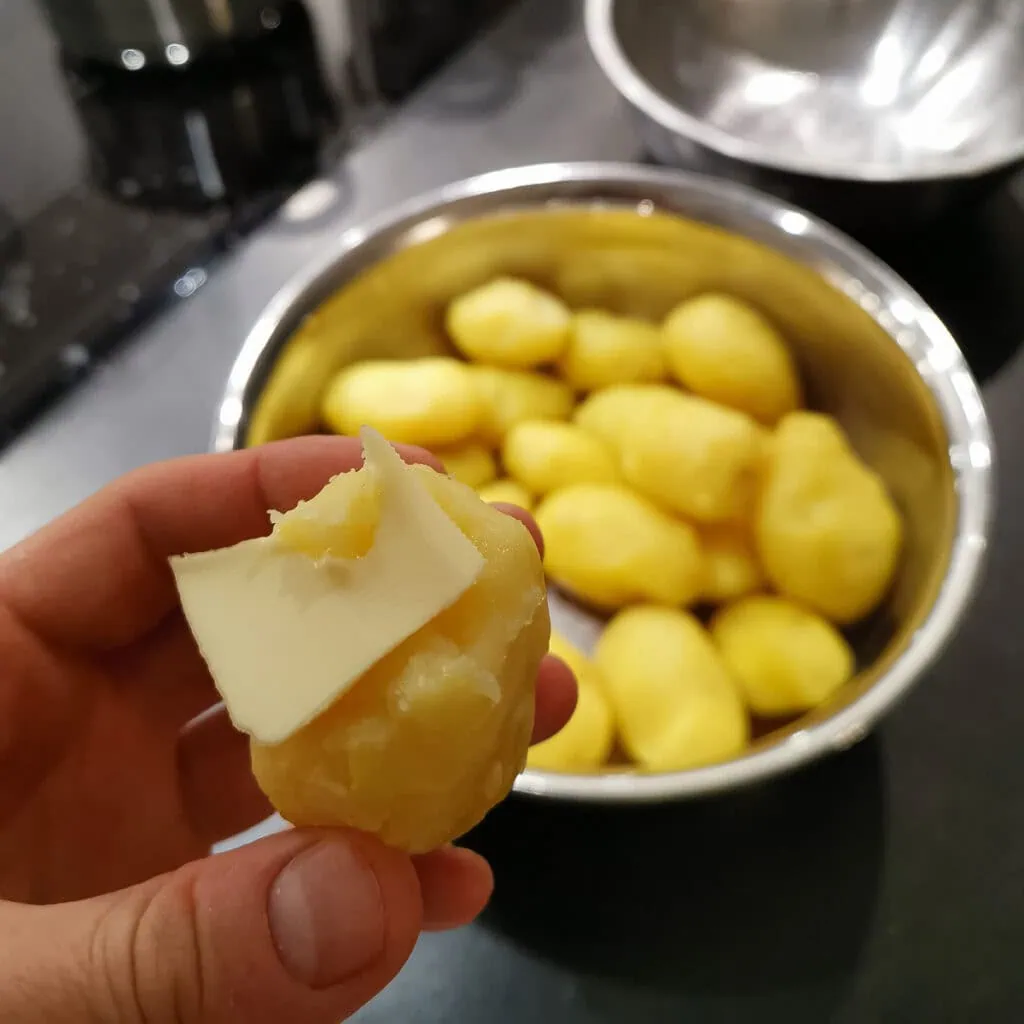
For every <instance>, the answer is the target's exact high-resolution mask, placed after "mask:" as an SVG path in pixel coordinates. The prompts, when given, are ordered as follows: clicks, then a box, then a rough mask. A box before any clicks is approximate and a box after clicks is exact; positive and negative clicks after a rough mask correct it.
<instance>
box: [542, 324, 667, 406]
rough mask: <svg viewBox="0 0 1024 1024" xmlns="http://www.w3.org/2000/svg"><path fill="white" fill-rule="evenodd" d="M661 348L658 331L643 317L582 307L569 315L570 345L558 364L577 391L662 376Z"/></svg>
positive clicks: (663, 362)
mask: <svg viewBox="0 0 1024 1024" xmlns="http://www.w3.org/2000/svg"><path fill="white" fill-rule="evenodd" d="M661 349H662V341H661V333H660V331H659V330H658V328H657V327H654V326H653V325H652V324H649V323H647V322H646V321H645V320H634V319H632V318H631V317H624V316H613V315H612V314H611V313H605V312H602V311H601V310H599V309H585V310H581V311H580V312H579V313H577V314H576V315H575V316H574V317H573V318H572V330H571V331H570V333H569V347H568V348H567V349H566V352H565V355H564V356H562V359H561V361H560V363H559V368H560V369H561V371H562V374H563V375H564V377H565V379H566V380H567V381H568V382H569V383H570V384H571V385H572V386H573V387H574V388H576V390H577V391H593V390H594V389H595V388H604V387H609V386H610V385H612V384H629V383H632V382H636V381H654V380H661V379H662V378H663V377H664V376H665V357H664V355H662V350H661Z"/></svg>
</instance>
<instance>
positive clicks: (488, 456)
mask: <svg viewBox="0 0 1024 1024" xmlns="http://www.w3.org/2000/svg"><path fill="white" fill-rule="evenodd" d="M434 454H435V455H436V456H437V457H438V458H439V459H440V460H441V462H443V463H444V468H445V469H446V470H447V471H448V474H449V476H453V477H455V479H456V480H459V481H461V482H462V483H464V484H465V485H466V486H467V487H473V488H476V489H479V488H481V487H483V486H484V485H485V484H489V483H490V482H491V481H492V480H494V479H495V477H497V475H498V463H497V461H496V460H495V458H494V453H493V452H492V451H491V450H490V449H488V448H485V447H484V446H483V445H482V444H480V442H479V441H467V442H465V443H464V444H461V445H458V446H457V447H454V448H435V449H434Z"/></svg>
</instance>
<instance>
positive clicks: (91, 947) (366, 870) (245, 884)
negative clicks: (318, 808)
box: [0, 829, 422, 1024]
mask: <svg viewBox="0 0 1024 1024" xmlns="http://www.w3.org/2000/svg"><path fill="white" fill-rule="evenodd" d="M421 916H422V907H421V899H420V889H419V883H418V881H417V877H416V873H415V871H414V869H413V866H412V863H411V861H410V859H409V858H408V857H407V856H405V855H404V854H402V853H399V852H397V851H395V850H390V849H388V848H386V847H385V846H383V845H382V844H381V843H379V842H378V841H377V840H375V839H373V838H372V837H369V836H365V835H362V834H360V833H356V832H349V831H335V830H330V831H328V830H321V829H298V830H295V831H291V832H285V833H282V834H280V835H276V836H271V837H269V838H267V839H263V840H260V841H259V842H256V843H253V844H251V845H249V846H246V847H243V848H241V849H238V850H233V851H231V852H229V853H222V854H218V855H215V856H212V857H208V858H207V859H205V860H201V861H196V862H194V863H191V864H187V865H185V866H184V867H183V868H180V869H179V870H178V871H175V872H173V873H171V874H167V875H162V876H160V877H159V878H155V879H152V880H150V881H148V882H145V883H143V884H141V885H138V886H135V887H133V888H130V889H125V890H123V891H121V892H117V893H113V894H110V895H107V896H100V897H97V898H96V899H92V900H83V901H81V902H76V903H65V904H60V905H57V906H47V907H30V906H23V905H20V904H12V903H0V1007H3V1014H2V1016H3V1020H4V1021H5V1022H6V1024H21V1022H23V1021H25V1022H28V1021H32V1022H38V1021H47V1022H48V1024H72V1022H74V1024H78V1022H84V1021H97V1020H99V1021H117V1022H119V1024H165V1022H166V1024H222V1022H223V1024H234V1022H236V1021H237V1022H243V1021H244V1022H246V1024H250V1022H251V1024H263V1022H267V1024H270V1022H274V1024H278V1022H280V1021H285V1020H286V1021H293V1022H295V1024H321V1022H323V1024H335V1022H336V1021H338V1020H339V1019H341V1018H343V1017H345V1016H348V1015H349V1014H351V1013H353V1012H354V1011H355V1010H356V1009H357V1008H358V1007H360V1006H361V1005H362V1004H363V1003H365V1002H366V1001H367V1000H369V999H370V998H371V997H372V996H373V995H374V994H375V993H376V992H378V991H379V990H380V989H381V988H383V987H384V985H386V984H387V983H388V981H390V980H391V978H392V977H394V975H395V974H396V973H397V971H398V969H399V968H400V967H401V966H402V964H403V963H404V962H405V960H406V958H407V957H408V956H409V953H410V952H411V951H412V947H413V945H414V943H415V941H416V938H417V936H418V935H419V931H420V923H421Z"/></svg>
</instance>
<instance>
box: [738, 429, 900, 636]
mask: <svg viewBox="0 0 1024 1024" xmlns="http://www.w3.org/2000/svg"><path fill="white" fill-rule="evenodd" d="M902 536H903V525H902V522H901V520H900V515H899V512H898V511H897V510H896V506H895V505H894V504H893V501H892V498H891V497H890V496H889V494H888V492H887V491H886V489H885V485H884V484H883V482H882V480H881V478H880V477H879V476H878V475H877V474H876V473H874V472H873V471H872V470H871V469H870V468H869V467H867V466H866V465H864V463H862V462H861V461H860V459H859V458H858V457H857V455H856V453H855V452H854V451H853V449H852V448H851V447H850V445H849V442H848V441H847V440H846V437H845V436H844V435H843V432H842V428H841V427H840V426H839V424H838V423H836V422H835V420H833V419H831V418H830V417H828V416H823V415H820V414H818V413H809V412H795V413H791V414H790V415H789V416H787V417H785V418H784V419H783V420H782V421H781V422H780V423H779V426H778V428H777V430H776V432H775V435H774V437H773V438H772V440H771V443H770V444H769V445H768V446H767V458H766V467H765V479H764V485H763V488H762V492H761V497H760V502H759V508H758V514H757V518H756V523H755V537H756V540H757V548H758V554H759V555H760V559H761V564H762V565H763V566H764V570H765V574H766V575H767V576H768V579H769V580H770V581H771V582H772V583H773V584H774V585H775V588H776V589H777V590H778V591H779V592H780V593H781V594H783V595H784V596H786V597H790V598H792V599H793V600H794V601H798V602H800V603H801V604H805V605H807V606H808V607H810V608H812V609H814V610H815V611H818V612H821V614H822V615H824V616H826V618H829V619H832V621H834V622H838V623H841V624H845V623H851V622H856V621H857V620H858V619H861V618H863V617H864V616H865V615H867V614H868V613H869V612H871V611H872V610H873V609H874V608H875V607H876V606H877V605H878V603H879V602H880V601H881V600H882V597H883V596H884V595H885V592H886V590H887V589H888V588H889V584H890V583H891V582H892V578H893V575H894V574H895V571H896V566H897V562H898V559H899V553H900V548H901V544H902Z"/></svg>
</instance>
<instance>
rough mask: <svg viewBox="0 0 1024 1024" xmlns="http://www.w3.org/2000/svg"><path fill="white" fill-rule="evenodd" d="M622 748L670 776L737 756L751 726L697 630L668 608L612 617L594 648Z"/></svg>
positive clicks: (715, 655)
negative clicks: (616, 723) (673, 773)
mask: <svg viewBox="0 0 1024 1024" xmlns="http://www.w3.org/2000/svg"><path fill="white" fill-rule="evenodd" d="M594 662H595V664H596V665H597V667H598V669H599V670H600V672H601V678H602V679H603V680H604V681H605V684H606V686H607V692H608V696H609V697H610V699H611V702H612V707H613V709H614V712H615V718H616V721H617V722H618V724H619V731H620V735H621V737H622V743H623V746H624V747H625V748H626V751H627V752H628V753H629V755H630V756H631V757H632V758H633V759H634V760H635V761H637V763H638V764H641V765H643V767H645V768H648V769H650V770H651V771H659V772H671V771H682V770H683V769H686V768H699V767H701V766H703V765H708V764H713V763H715V762H718V761H725V760H728V759H729V758H731V757H735V756H736V755H738V754H740V753H741V752H742V751H743V748H744V747H745V746H746V745H747V741H748V739H749V732H750V726H749V721H748V719H747V713H746V710H745V709H744V707H743V702H742V701H741V699H740V694H739V690H738V688H737V686H736V683H735V681H734V680H733V678H732V676H731V675H730V674H729V671H728V669H727V668H726V666H725V663H724V662H723V660H722V658H721V655H720V654H719V653H718V651H717V650H716V649H715V645H714V644H713V643H712V642H711V638H710V637H709V636H708V634H707V631H706V630H705V629H704V627H703V626H702V625H701V624H700V623H699V622H698V621H697V620H696V619H695V618H694V617H693V616H692V615H690V614H689V613H687V612H682V611H678V610H676V609H674V608H654V607H650V606H643V605H641V606H638V607H635V608H627V609H626V610H625V611H622V612H619V614H618V615H616V616H615V618H614V619H612V621H611V622H610V623H609V624H608V626H607V628H606V629H605V631H604V633H603V634H602V636H601V639H600V640H599V641H598V643H597V649H596V651H595V653H594Z"/></svg>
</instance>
